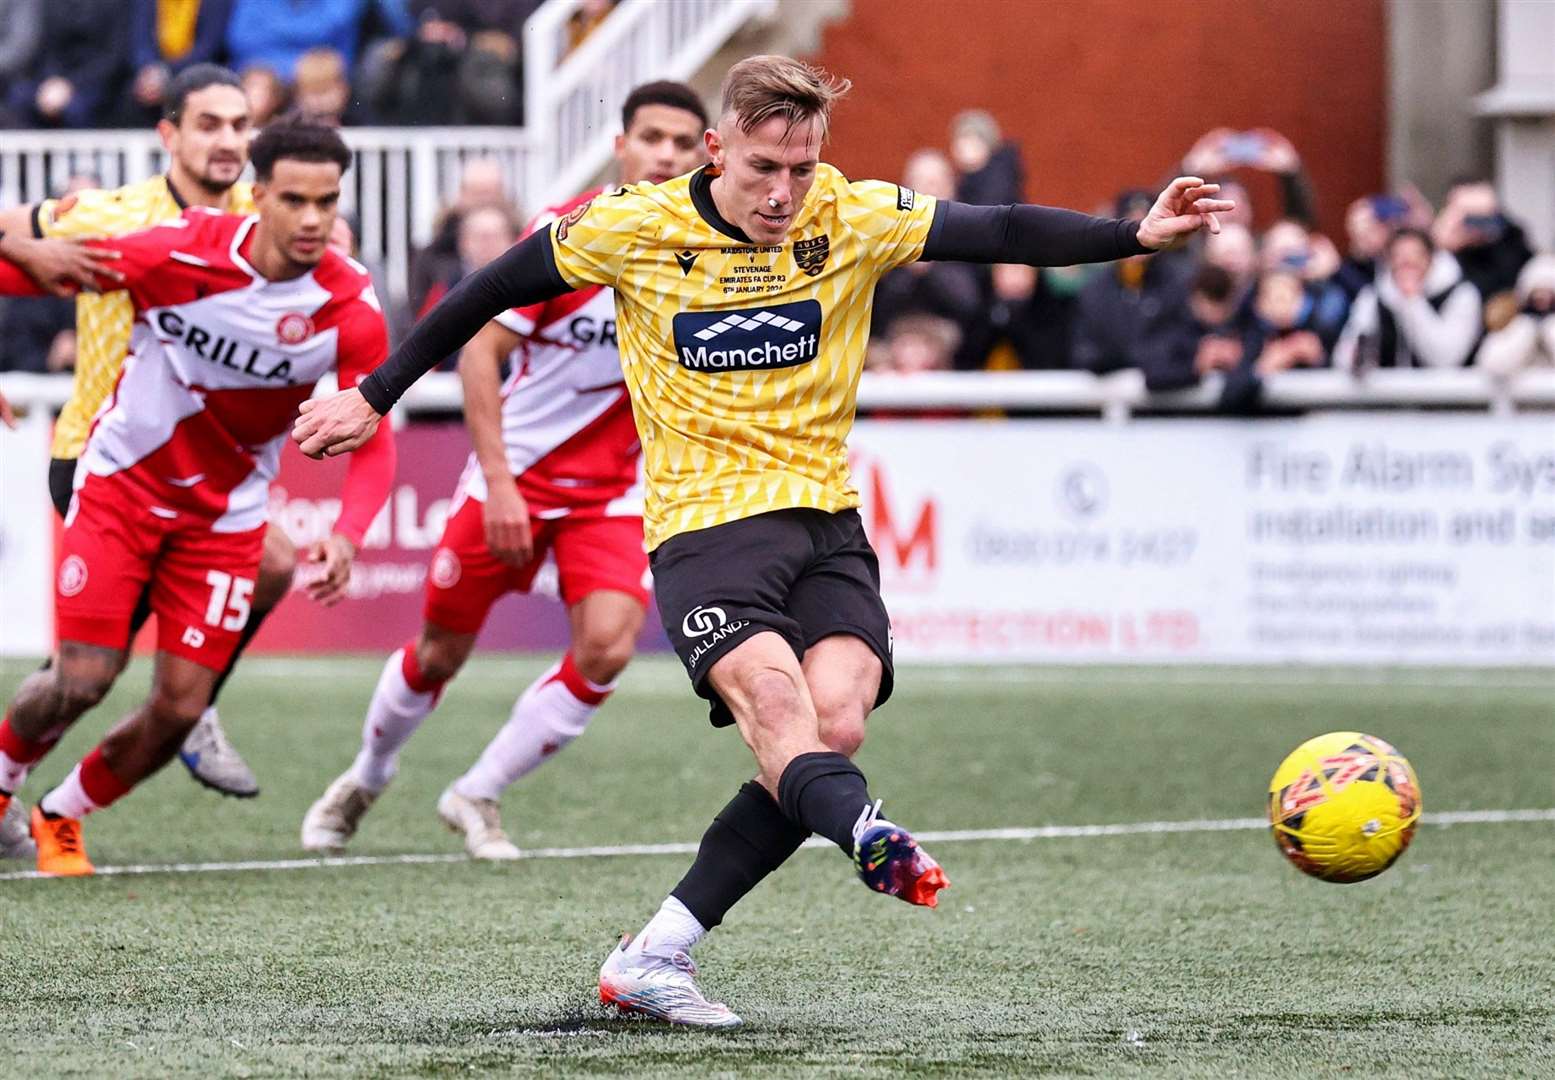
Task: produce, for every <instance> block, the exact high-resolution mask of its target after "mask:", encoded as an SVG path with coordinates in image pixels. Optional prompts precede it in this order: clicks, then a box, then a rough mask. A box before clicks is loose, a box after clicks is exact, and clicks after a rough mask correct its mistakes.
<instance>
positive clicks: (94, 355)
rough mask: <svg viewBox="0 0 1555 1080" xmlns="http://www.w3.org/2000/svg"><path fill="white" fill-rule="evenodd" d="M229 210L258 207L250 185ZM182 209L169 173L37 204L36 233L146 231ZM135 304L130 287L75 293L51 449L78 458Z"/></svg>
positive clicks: (238, 187) (115, 372)
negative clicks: (71, 371) (69, 364)
mask: <svg viewBox="0 0 1555 1080" xmlns="http://www.w3.org/2000/svg"><path fill="white" fill-rule="evenodd" d="M226 209H227V210H228V211H229V212H230V213H234V214H248V213H252V212H253V210H254V195H253V190H252V188H251V187H250V186H249V185H248V184H247V183H246V182H244V183H238V184H234V185H233V186H232V188H231V190H230V191H228V192H227V206H226ZM182 213H183V206H182V205H180V203H179V201H178V199H176V198H175V197H174V196H173V189H172V187H171V186H170V185H169V184H168V182H167V177H166V176H153V177H152V178H151V179H149V180H142V181H140V182H138V183H134V184H126V185H124V186H123V187H120V188H114V189H112V190H102V189H99V188H93V189H91V190H88V191H81V192H77V193H76V194H74V195H68V196H66V197H65V198H63V199H47V200H45V201H44V202H42V203H40V204H39V205H38V215H37V222H38V230H37V231H38V232H39V233H41V234H42V235H44V236H47V237H57V238H63V239H73V240H84V239H93V238H97V237H104V236H122V235H124V234H125V233H132V232H138V231H139V230H141V229H149V228H151V227H152V226H153V225H160V224H162V223H163V222H164V221H171V220H173V219H174V218H176V217H178V216H179V215H180V214H182ZM134 322H135V308H134V306H133V305H132V304H131V303H130V296H129V293H127V292H122V291H121V292H111V293H101V294H96V293H83V294H82V295H81V296H79V297H77V298H76V376H75V384H74V385H73V386H72V387H71V390H70V400H69V401H67V402H66V403H65V407H64V409H62V410H61V411H60V414H59V421H58V422H57V423H56V424H55V425H54V446H53V450H52V453H53V455H54V456H55V457H57V458H76V457H80V456H81V449H82V448H83V447H84V446H85V445H86V436H87V433H88V432H89V431H90V430H91V428H92V418H93V417H94V416H96V415H97V410H98V409H100V408H101V407H102V404H103V402H104V401H105V400H107V398H108V395H109V394H111V393H112V392H113V387H114V384H115V383H116V382H118V380H119V371H120V369H121V368H123V367H124V357H125V354H126V353H127V352H128V351H129V347H130V328H131V326H133V325H134Z"/></svg>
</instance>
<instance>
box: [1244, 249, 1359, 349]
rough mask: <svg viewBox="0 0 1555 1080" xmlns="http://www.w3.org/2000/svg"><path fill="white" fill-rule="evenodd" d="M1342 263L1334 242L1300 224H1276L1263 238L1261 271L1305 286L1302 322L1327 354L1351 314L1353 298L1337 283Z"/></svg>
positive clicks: (1260, 256)
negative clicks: (1279, 275)
mask: <svg viewBox="0 0 1555 1080" xmlns="http://www.w3.org/2000/svg"><path fill="white" fill-rule="evenodd" d="M1340 262H1341V260H1340V258H1339V250H1338V249H1337V248H1335V247H1334V244H1333V241H1331V240H1329V239H1328V237H1326V236H1324V235H1322V234H1321V233H1314V232H1312V231H1311V230H1310V229H1308V228H1307V227H1306V226H1305V225H1303V224H1301V223H1300V222H1299V221H1288V220H1287V221H1278V222H1275V223H1274V224H1273V225H1271V226H1270V227H1269V230H1268V231H1267V232H1265V233H1264V234H1263V241H1262V244H1261V245H1260V251H1259V268H1260V269H1261V271H1262V272H1263V273H1264V274H1265V275H1269V274H1276V273H1285V274H1292V275H1294V276H1295V278H1296V279H1297V280H1298V281H1299V282H1300V283H1301V289H1302V305H1301V321H1302V322H1303V324H1304V325H1305V326H1306V327H1307V328H1308V329H1310V330H1311V331H1313V332H1314V333H1316V334H1317V335H1318V336H1319V337H1320V338H1321V339H1322V342H1323V349H1324V351H1325V352H1326V351H1327V350H1328V348H1329V347H1331V346H1332V345H1333V343H1334V342H1335V341H1336V340H1338V338H1339V331H1340V330H1342V329H1343V328H1344V322H1345V317H1346V316H1347V315H1349V312H1350V298H1349V297H1348V296H1347V295H1346V294H1345V291H1344V289H1343V288H1342V287H1341V286H1339V285H1338V284H1337V283H1335V282H1334V280H1333V278H1334V275H1335V274H1336V273H1337V272H1338V271H1339V266H1340Z"/></svg>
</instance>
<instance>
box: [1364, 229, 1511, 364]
mask: <svg viewBox="0 0 1555 1080" xmlns="http://www.w3.org/2000/svg"><path fill="white" fill-rule="evenodd" d="M1480 312H1481V302H1480V295H1479V290H1478V289H1477V288H1475V287H1474V284H1473V283H1472V282H1470V281H1468V280H1466V279H1465V278H1464V276H1463V271H1462V270H1461V269H1459V267H1458V260H1457V259H1455V258H1453V256H1452V253H1451V252H1448V251H1442V250H1440V249H1438V248H1437V247H1436V245H1435V244H1434V243H1433V242H1432V240H1431V236H1430V234H1429V233H1427V232H1425V231H1423V230H1421V229H1413V228H1404V229H1400V230H1398V231H1397V232H1395V233H1394V234H1393V236H1392V238H1391V239H1389V240H1388V245H1387V248H1386V250H1385V253H1384V259H1383V268H1382V269H1381V271H1379V273H1378V274H1377V281H1376V284H1374V285H1368V286H1366V288H1364V289H1362V290H1361V294H1360V296H1358V297H1357V298H1356V300H1355V305H1354V306H1353V307H1352V308H1351V309H1350V318H1349V321H1348V322H1346V323H1345V327H1344V332H1343V333H1342V334H1340V335H1339V343H1338V344H1337V345H1335V346H1334V366H1335V367H1338V368H1343V369H1345V370H1347V371H1353V372H1356V373H1357V374H1359V373H1362V372H1364V371H1365V370H1367V369H1369V368H1371V367H1416V368H1455V367H1463V366H1464V365H1466V364H1468V363H1469V361H1470V359H1471V358H1472V357H1473V355H1474V348H1475V346H1476V345H1477V344H1478V342H1479V337H1480V330H1481V328H1482V326H1483V323H1482V320H1481V314H1480Z"/></svg>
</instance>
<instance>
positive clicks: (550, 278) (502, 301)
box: [358, 202, 1149, 413]
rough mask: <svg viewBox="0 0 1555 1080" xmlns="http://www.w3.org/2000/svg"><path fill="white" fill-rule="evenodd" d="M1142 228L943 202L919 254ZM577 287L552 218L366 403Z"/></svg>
mask: <svg viewBox="0 0 1555 1080" xmlns="http://www.w3.org/2000/svg"><path fill="white" fill-rule="evenodd" d="M1138 232H1139V223H1138V222H1134V221H1128V220H1124V219H1118V218H1096V217H1091V216H1090V215H1088V214H1080V213H1076V212H1075V211H1073V210H1060V209H1057V208H1055V207H1051V206H1024V205H1021V206H972V205H969V204H967V203H957V202H941V203H939V204H938V205H937V206H936V207H935V209H934V222H933V224H932V225H931V226H930V227H929V237H928V240H927V241H926V242H925V244H924V248H923V256H922V257H923V259H925V260H926V261H930V262H945V261H957V262H975V263H1026V264H1028V265H1031V266H1074V265H1076V264H1078V263H1090V262H1109V261H1111V260H1113V259H1121V258H1124V257H1126V256H1129V255H1143V254H1144V253H1145V252H1146V251H1148V250H1149V249H1148V248H1146V247H1144V245H1142V244H1140V242H1139V240H1138V238H1137V235H1136V234H1137V233H1138ZM571 291H572V286H570V285H568V284H567V282H566V281H564V280H563V279H562V276H561V273H560V271H558V270H557V269H556V256H555V253H554V252H553V251H552V250H551V229H550V226H546V227H545V228H543V229H540V230H537V231H536V232H534V233H532V234H531V235H530V236H528V237H527V238H525V239H524V240H521V241H520V242H519V243H517V244H515V245H514V246H513V247H511V248H509V249H508V250H507V251H506V252H504V253H503V254H502V255H501V256H500V257H498V258H497V259H496V260H495V261H493V262H491V263H490V264H488V265H487V266H485V267H483V268H482V269H480V270H477V271H476V272H475V273H473V274H471V275H470V276H469V277H467V278H465V279H464V280H463V281H461V282H460V283H459V284H458V285H456V286H454V288H453V289H452V290H451V291H450V292H449V293H448V295H447V296H445V297H444V298H443V300H442V302H441V303H439V304H438V305H437V307H435V308H433V309H432V311H431V312H430V313H429V314H428V315H427V316H426V318H424V319H422V320H421V321H420V322H419V323H417V324H416V326H415V328H414V329H413V330H411V332H410V336H409V337H407V338H406V339H405V341H404V342H403V343H401V345H400V347H399V348H398V349H395V350H394V354H393V355H392V356H390V357H389V358H388V359H387V360H385V361H384V362H383V363H382V364H381V365H379V367H378V368H377V370H375V371H374V372H373V373H372V374H371V375H369V376H368V377H367V378H366V379H364V380H362V383H361V385H360V386H359V387H358V389H360V390H361V392H362V396H363V397H364V398H366V399H367V403H368V404H369V405H371V406H372V407H373V408H374V409H376V410H377V411H378V412H379V413H387V412H388V411H389V409H390V408H392V407H393V405H394V403H395V402H396V401H398V400H399V399H400V396H401V395H402V394H404V393H405V391H406V390H408V389H410V386H411V384H412V383H414V382H415V381H416V380H417V379H419V378H421V376H422V375H424V374H426V373H427V372H428V371H431V370H432V369H433V368H434V367H436V366H437V364H438V362H439V361H440V360H441V359H442V358H443V357H445V356H449V355H452V354H453V353H455V352H458V351H459V349H460V348H462V347H463V345H464V343H465V342H467V341H469V340H470V339H471V338H472V337H474V336H475V335H476V333H477V332H479V330H480V328H481V327H482V326H485V325H486V323H487V322H488V321H489V320H491V319H493V318H495V317H496V316H498V315H500V314H501V313H502V312H504V311H506V310H507V309H508V308H513V307H524V306H525V305H528V304H538V303H541V302H542V301H545V300H551V299H554V298H556V297H558V296H562V295H564V294H566V293H569V292H571Z"/></svg>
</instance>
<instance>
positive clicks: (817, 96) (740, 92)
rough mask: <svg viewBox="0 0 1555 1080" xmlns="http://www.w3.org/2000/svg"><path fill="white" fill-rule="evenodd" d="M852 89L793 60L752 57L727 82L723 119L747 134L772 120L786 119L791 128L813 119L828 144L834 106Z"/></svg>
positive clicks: (723, 90)
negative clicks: (730, 118)
mask: <svg viewBox="0 0 1555 1080" xmlns="http://www.w3.org/2000/svg"><path fill="white" fill-rule="evenodd" d="M852 86H853V83H852V82H850V81H849V80H847V79H838V78H836V77H835V76H832V75H829V74H827V73H826V72H824V71H822V70H821V69H820V68H817V67H812V66H811V65H809V64H806V63H805V62H804V61H802V60H795V59H793V58H792V57H789V56H751V57H747V58H746V59H744V60H741V61H740V62H739V63H738V64H735V65H734V66H733V67H732V68H730V69H729V73H728V74H727V75H725V76H724V81H723V88H722V91H721V93H722V97H723V115H724V116H727V117H732V118H733V120H734V122H735V124H736V125H738V127H739V129H740V130H741V131H744V132H747V133H748V132H750V131H752V130H754V129H755V128H756V127H758V126H760V125H761V124H764V123H766V122H767V121H768V120H770V119H772V118H773V117H774V116H781V117H783V118H784V119H785V120H787V121H788V126H789V127H790V128H792V127H793V126H794V125H796V124H802V123H804V122H805V121H806V120H811V119H814V120H816V121H818V122H819V124H820V129H821V138H822V140H825V138H826V133H827V130H828V129H829V128H830V127H831V110H832V106H833V105H834V104H836V102H837V99H838V98H840V97H842V95H844V94H846V93H847V92H848V90H849V89H851V88H852Z"/></svg>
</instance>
